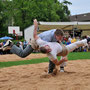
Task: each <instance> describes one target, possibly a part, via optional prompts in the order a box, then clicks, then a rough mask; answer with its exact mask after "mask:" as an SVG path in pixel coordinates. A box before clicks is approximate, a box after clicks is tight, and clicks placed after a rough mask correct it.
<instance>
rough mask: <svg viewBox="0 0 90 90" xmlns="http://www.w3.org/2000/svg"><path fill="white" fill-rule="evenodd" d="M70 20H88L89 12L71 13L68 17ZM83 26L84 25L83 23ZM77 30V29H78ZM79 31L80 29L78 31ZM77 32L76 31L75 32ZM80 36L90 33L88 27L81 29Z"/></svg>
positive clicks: (89, 19) (89, 20)
mask: <svg viewBox="0 0 90 90" xmlns="http://www.w3.org/2000/svg"><path fill="white" fill-rule="evenodd" d="M69 18H70V21H77V22H87V23H88V22H90V13H84V14H78V15H72V16H70V17H69ZM83 27H85V26H84V25H83ZM78 31H79V30H78ZM79 32H80V31H79ZM77 33H78V32H77ZM81 35H82V36H85V35H90V29H86V30H84V29H82V33H81Z"/></svg>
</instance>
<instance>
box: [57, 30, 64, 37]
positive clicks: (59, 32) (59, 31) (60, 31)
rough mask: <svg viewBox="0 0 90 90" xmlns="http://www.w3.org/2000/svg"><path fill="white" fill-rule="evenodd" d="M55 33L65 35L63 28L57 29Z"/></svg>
mask: <svg viewBox="0 0 90 90" xmlns="http://www.w3.org/2000/svg"><path fill="white" fill-rule="evenodd" d="M55 35H56V36H59V35H61V36H63V35H64V32H63V30H61V29H56V31H55Z"/></svg>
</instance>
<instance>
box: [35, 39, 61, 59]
mask: <svg viewBox="0 0 90 90" xmlns="http://www.w3.org/2000/svg"><path fill="white" fill-rule="evenodd" d="M36 43H37V44H38V45H39V47H43V46H45V45H48V46H49V47H50V48H51V52H50V53H48V54H47V56H48V58H49V59H50V60H55V59H57V54H59V53H60V52H62V46H61V45H60V44H59V43H57V42H47V41H43V40H42V39H41V38H38V39H37V40H36Z"/></svg>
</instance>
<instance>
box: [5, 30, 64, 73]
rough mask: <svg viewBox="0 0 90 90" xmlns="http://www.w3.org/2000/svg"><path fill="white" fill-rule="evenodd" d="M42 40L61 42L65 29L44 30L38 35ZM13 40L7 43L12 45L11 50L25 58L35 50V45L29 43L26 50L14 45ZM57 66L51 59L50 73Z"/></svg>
mask: <svg viewBox="0 0 90 90" xmlns="http://www.w3.org/2000/svg"><path fill="white" fill-rule="evenodd" d="M38 36H39V37H40V38H41V39H42V40H44V41H47V42H58V43H60V42H61V40H62V38H63V31H62V30H60V29H52V30H49V31H45V32H42V33H40V34H39V35H38ZM10 43H11V41H8V42H7V43H6V45H4V46H7V45H11V52H12V53H14V54H16V55H18V56H20V57H22V58H24V57H26V56H28V55H29V54H31V53H32V52H33V50H34V45H33V44H32V45H28V46H27V47H26V48H25V49H24V50H22V49H20V48H19V47H17V46H16V45H12V43H11V44H10ZM54 68H55V64H54V63H53V62H52V61H51V60H49V69H48V73H52V72H53V69H54ZM60 68H61V69H62V70H64V67H63V66H61V67H60Z"/></svg>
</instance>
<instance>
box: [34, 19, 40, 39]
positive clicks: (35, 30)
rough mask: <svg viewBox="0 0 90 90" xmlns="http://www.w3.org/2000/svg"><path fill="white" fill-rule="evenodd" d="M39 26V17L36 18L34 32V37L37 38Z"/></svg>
mask: <svg viewBox="0 0 90 90" xmlns="http://www.w3.org/2000/svg"><path fill="white" fill-rule="evenodd" d="M37 28H38V22H37V19H34V33H33V37H34V39H35V40H37V39H38V38H39V37H38V35H37Z"/></svg>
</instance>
